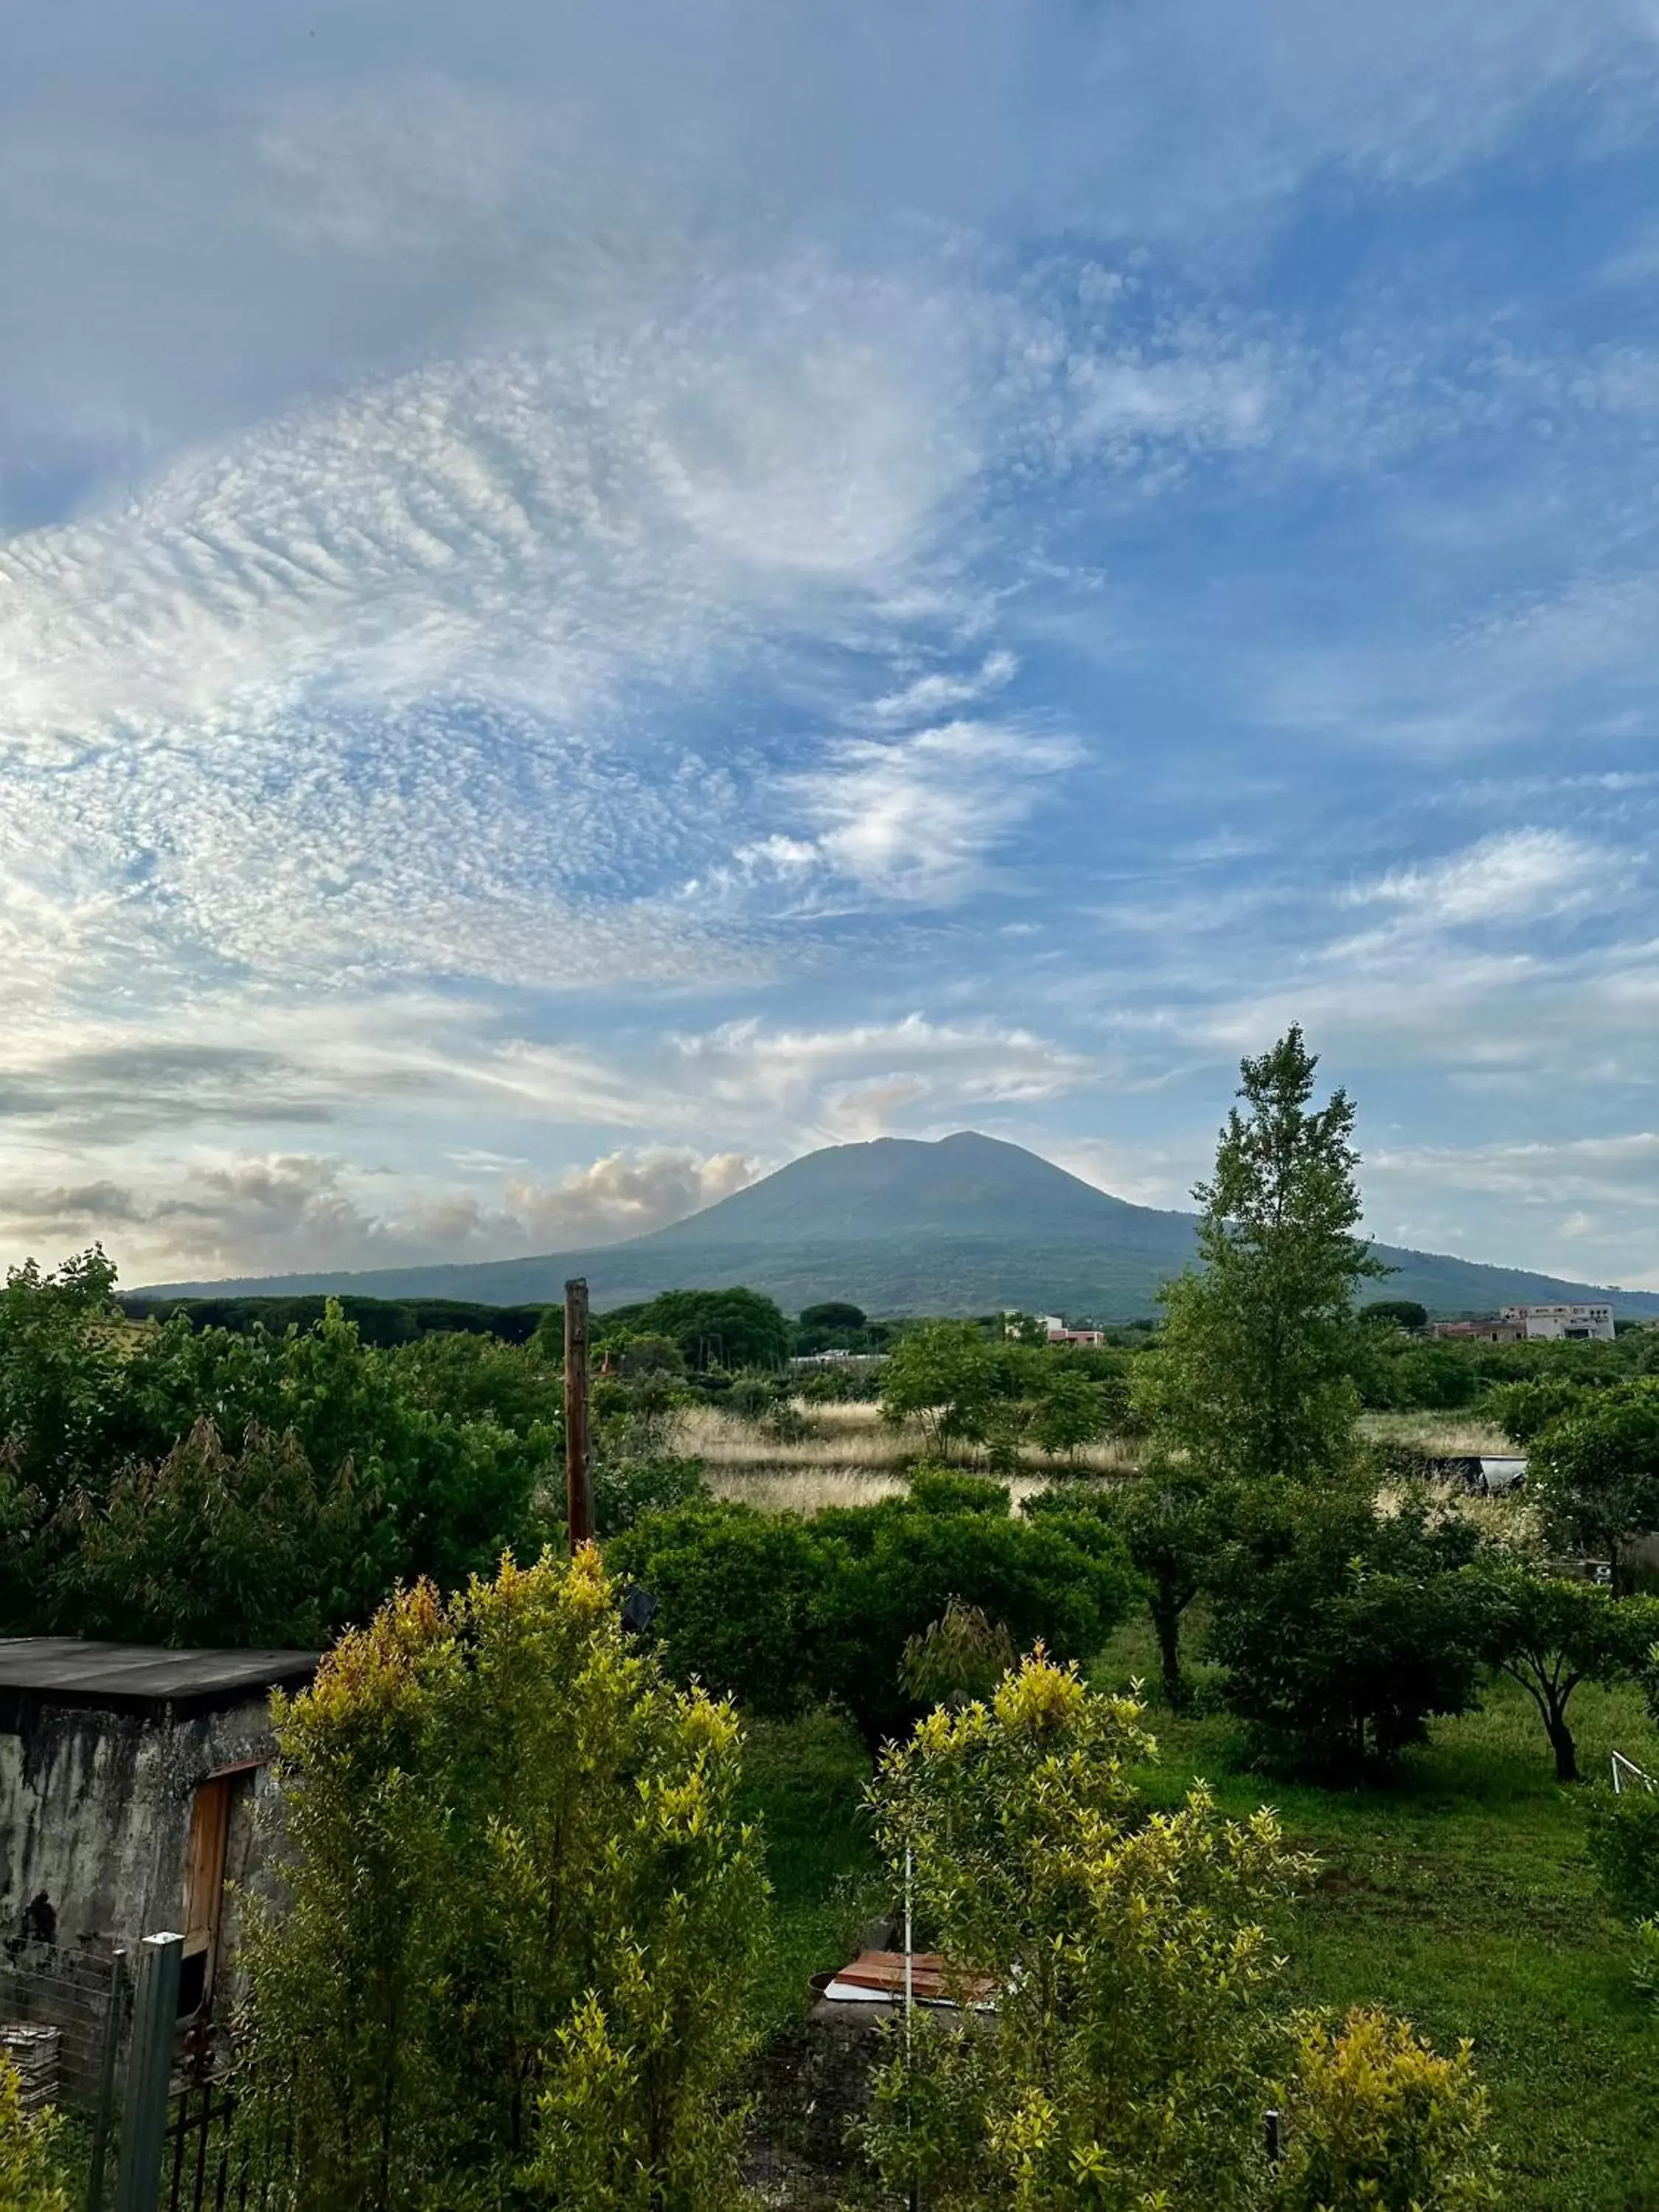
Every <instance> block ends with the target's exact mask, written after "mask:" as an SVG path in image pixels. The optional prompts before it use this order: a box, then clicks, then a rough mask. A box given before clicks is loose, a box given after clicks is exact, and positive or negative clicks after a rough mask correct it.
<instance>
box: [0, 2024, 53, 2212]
mask: <svg viewBox="0 0 1659 2212" xmlns="http://www.w3.org/2000/svg"><path fill="white" fill-rule="evenodd" d="M57 2134H58V2116H57V2114H56V2113H55V2112H52V2109H51V2108H50V2106H48V2108H47V2109H46V2111H45V2112H24V2110H23V2106H22V2100H21V2094H20V2092H19V2083H18V2079H17V2069H16V2068H15V2066H14V2065H13V2064H12V2063H11V2061H10V2060H9V2058H7V2057H5V2056H4V2055H3V2054H0V2204H3V2205H4V2207H5V2212H70V2200H69V2191H68V2190H66V2189H65V2188H64V2186H63V2185H62V2184H61V2183H60V2182H59V2180H58V2173H57V2167H56V2165H55V2163H54V2160H53V2158H52V2144H53V2142H54V2141H55V2139H56V2136H57Z"/></svg>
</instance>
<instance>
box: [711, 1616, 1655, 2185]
mask: <svg viewBox="0 0 1659 2212" xmlns="http://www.w3.org/2000/svg"><path fill="white" fill-rule="evenodd" d="M1154 1668H1155V1655H1154V1652H1153V1650H1152V1643H1151V1639H1150V1638H1149V1637H1148V1636H1147V1635H1146V1633H1145V1632H1144V1629H1143V1627H1142V1626H1140V1625H1139V1623H1137V1624H1136V1625H1134V1626H1132V1627H1130V1628H1128V1629H1127V1630H1126V1631H1125V1632H1123V1633H1122V1634H1121V1636H1120V1637H1119V1638H1118V1639H1117V1640H1116V1642H1115V1644H1113V1646H1112V1648H1111V1650H1109V1652H1108V1653H1107V1654H1106V1655H1105V1656H1103V1659H1102V1660H1101V1662H1099V1664H1098V1666H1097V1668H1096V1669H1095V1675H1096V1679H1097V1680H1099V1681H1100V1682H1101V1684H1102V1685H1103V1686H1105V1685H1107V1684H1110V1685H1112V1686H1121V1685H1122V1684H1123V1683H1125V1682H1127V1680H1130V1679H1132V1678H1135V1677H1140V1678H1146V1677H1150V1676H1151V1675H1152V1673H1153V1671H1154ZM1573 1710H1574V1715H1575V1720H1576V1724H1577V1730H1578V1735H1579V1741H1580V1749H1581V1755H1582V1757H1583V1764H1584V1767H1585V1771H1586V1772H1588V1773H1592V1774H1598V1775H1602V1774H1605V1773H1606V1771H1607V1753H1609V1752H1610V1751H1611V1750H1612V1749H1613V1747H1614V1746H1615V1745H1617V1746H1620V1747H1623V1748H1624V1749H1626V1751H1631V1752H1639V1748H1640V1747H1641V1746H1642V1745H1643V1744H1644V1742H1646V1741H1650V1725H1649V1723H1648V1722H1647V1719H1646V1717H1645V1714H1644V1710H1643V1707H1642V1704H1641V1700H1640V1699H1639V1697H1638V1696H1637V1695H1636V1694H1635V1693H1634V1692H1620V1693H1609V1692H1601V1691H1597V1690H1595V1689H1594V1688H1590V1687H1587V1688H1584V1689H1582V1690H1581V1691H1580V1692H1578V1694H1577V1699H1576V1700H1575V1705H1574V1709H1573ZM1152 1726H1153V1727H1154V1729H1156V1732H1157V1734H1158V1738H1159V1747H1160V1754H1161V1755H1160V1759H1159V1762H1158V1765H1156V1766H1154V1767H1152V1768H1150V1769H1148V1770H1147V1771H1146V1772H1145V1773H1144V1775H1143V1776H1142V1778H1141V1779H1142V1784H1143V1786H1144V1788H1145V1790H1146V1795H1147V1797H1148V1800H1149V1801H1150V1802H1152V1803H1154V1804H1166V1803H1170V1802H1174V1801H1176V1800H1177V1799H1178V1798H1179V1797H1180V1796H1181V1795H1182V1792H1183V1790H1185V1789H1186V1787H1187V1786H1188V1784H1189V1782H1190V1781H1191V1780H1192V1779H1193V1778H1194V1777H1196V1776H1200V1775H1201V1776H1203V1777H1204V1778H1206V1779H1207V1780H1208V1781H1209V1782H1210V1784H1212V1787H1213V1789H1214V1790H1215V1792H1216V1795H1217V1797H1218V1802H1219V1804H1220V1807H1221V1808H1222V1810H1223V1811H1224V1812H1226V1813H1229V1814H1245V1813H1249V1812H1252V1811H1254V1810H1255V1808H1256V1807H1257V1806H1258V1805H1261V1804H1263V1803H1267V1804H1270V1805H1273V1806H1274V1807H1275V1808H1277V1810H1278V1812H1279V1817H1280V1819H1281V1820H1282V1821H1283V1823H1284V1826H1285V1831H1286V1833H1287V1836H1288V1837H1289V1838H1290V1840H1291V1842H1292V1843H1293V1844H1296V1845H1297V1846H1298V1847H1299V1848H1302V1849H1304V1850H1311V1851H1313V1852H1315V1853H1316V1854H1317V1855H1318V1857H1319V1859H1320V1862H1321V1872H1320V1875H1319V1879H1318V1881H1317V1884H1316V1887H1315V1889H1314V1891H1313V1893H1312V1894H1311V1895H1310V1897H1309V1898H1308V1899H1306V1901H1305V1902H1304V1904H1303V1905H1302V1906H1301V1907H1300V1908H1299V1909H1298V1911H1297V1913H1296V1916H1295V1918H1294V1921H1293V1923H1292V1925H1291V1933H1290V1936H1289V1940H1288V1954H1289V1958H1290V1966H1289V1970H1288V1974H1287V1992H1288V1995H1289V1996H1290V1999H1291V2002H1295V2003H1297V2004H1310V2005H1323V2006H1331V2007H1334V2008H1338V2009H1342V2008H1346V2007H1348V2006H1350V2005H1352V2004H1357V2003H1361V2002H1378V2003H1382V2004H1384V2005H1387V2006H1388V2007H1389V2008H1392V2009H1393V2010H1395V2011H1397V2012H1401V2013H1403V2014H1404V2015H1407V2018H1409V2019H1411V2020H1412V2021H1414V2022H1415V2023H1416V2025H1417V2026H1418V2027H1419V2029H1421V2030H1422V2031H1423V2032H1424V2033H1426V2034H1429V2035H1431V2037H1432V2038H1433V2039H1434V2040H1435V2041H1436V2043H1437V2044H1438V2045H1441V2046H1442V2047H1443V2048H1450V2047H1451V2046H1452V2045H1455V2043H1456V2041H1457V2039H1459V2037H1460V2036H1465V2035H1467V2036H1468V2037H1469V2038H1470V2039H1472V2040H1473V2042H1474V2050H1475V2057H1476V2063H1477V2064H1478V2066H1479V2067H1480V2073H1481V2075H1482V2077H1483V2079H1484V2080H1485V2081H1486V2083H1487V2084H1488V2086H1489V2087H1490V2088H1491V2090H1492V2101H1493V2124H1494V2128H1495V2130H1496V2132H1497V2136H1498V2141H1499V2142H1500V2144H1501V2146H1502V2148H1503V2152H1504V2158H1505V2161H1506V2165H1507V2168H1508V2177H1509V2178H1508V2183H1507V2187H1506V2193H1505V2197H1504V2202H1505V2203H1506V2205H1508V2206H1509V2207H1510V2208H1512V2212H1659V2019H1656V2018H1655V2017H1654V2015H1652V2014H1651V2013H1650V2012H1648V2011H1646V2010H1645V2009H1644V2008H1643V2006H1642V2005H1641V2004H1640V2002H1638V1998H1637V1996H1636V1995H1635V1992H1634V1990H1633V1989H1632V1985H1631V1983H1630V1979H1629V1975H1628V1972H1627V1960H1628V1956H1629V1948H1630V1947H1629V1942H1628V1939H1627V1937H1626V1934H1625V1932H1624V1931H1623V1930H1622V1929H1620V1927H1619V1926H1618V1924H1617V1923H1615V1922H1613V1920H1612V1919H1611V1918H1610V1917H1608V1915H1607V1912H1606V1911H1605V1910H1604V1909H1603V1907H1602V1905H1601V1903H1600V1900H1599V1899H1598V1898H1597V1895H1596V1893H1595V1886H1594V1883H1593V1881H1592V1879H1591V1875H1590V1870H1589V1865H1588V1863H1587V1862H1586V1860H1585V1857H1584V1853H1583V1815H1582V1813H1581V1811H1580V1809H1579V1796H1580V1793H1578V1792H1577V1791H1572V1790H1560V1789H1559V1788H1557V1786H1556V1785H1555V1784H1554V1783H1553V1780H1552V1779H1551V1775H1550V1765H1549V1760H1548V1756H1547V1750H1546V1747H1545V1744H1544V1740H1543V1735H1542V1732H1541V1729H1540V1728H1539V1726H1538V1723H1537V1721H1536V1719H1535V1717H1534V1715H1533V1712H1532V1709H1531V1707H1530V1706H1529V1705H1527V1704H1526V1702H1525V1700H1524V1699H1523V1698H1522V1693H1521V1692H1520V1691H1519V1690H1518V1689H1516V1688H1515V1687H1514V1686H1511V1685H1507V1684H1503V1685H1499V1686H1498V1687H1496V1688H1495V1689H1494V1690H1493V1692H1492V1696H1491V1699H1490V1700H1489V1702H1488V1704H1487V1705H1486V1709H1485V1710H1484V1711H1482V1712H1480V1713H1478V1714H1474V1715H1471V1716H1469V1717H1467V1718H1465V1719H1462V1720H1458V1721H1452V1722H1443V1723H1440V1724H1439V1725H1438V1726H1437V1728H1436V1730H1435V1733H1434V1738H1433V1741H1432V1742H1431V1743H1430V1744H1429V1745H1427V1746H1425V1747H1424V1748H1423V1749H1421V1750H1420V1751H1418V1752H1415V1753H1412V1754H1410V1755H1409V1756H1408V1757H1407V1759H1406V1760H1405V1761H1404V1762H1403V1763H1402V1765H1401V1769H1400V1771H1399V1772H1398V1774H1397V1775H1395V1776H1394V1777H1393V1778H1390V1779H1389V1780H1388V1781H1386V1782H1379V1783H1376V1784H1372V1785H1370V1786H1368V1787H1364V1788H1356V1789H1345V1790H1323V1789H1320V1788H1316V1787H1314V1786H1312V1785H1310V1784H1305V1783H1301V1784H1298V1783H1291V1782H1286V1781H1284V1780H1282V1779H1279V1778H1273V1777H1269V1776H1264V1775H1261V1774H1260V1773H1256V1772H1254V1771H1251V1769H1250V1767H1249V1763H1248V1761H1247V1759H1246V1756H1245V1749H1244V1746H1243V1741H1242V1739H1241V1737H1240V1735H1239V1733H1238V1730H1237V1727H1236V1725H1235V1724H1234V1723H1231V1721H1229V1720H1227V1719H1225V1718H1224V1717H1205V1718H1195V1719H1190V1720H1186V1719H1182V1720H1177V1719H1176V1718H1175V1717H1173V1716H1171V1715H1170V1714H1168V1713H1164V1712H1162V1711H1156V1712H1154V1713H1153V1714H1152ZM865 1773H866V1765H865V1760H864V1756H863V1751H862V1747H861V1746H860V1743H859V1741H858V1739H857V1737H856V1736H855V1735H854V1734H853V1732H852V1731H851V1730H850V1729H842V1728H841V1727H840V1726H838V1724H837V1723H836V1722H835V1721H834V1720H833V1719H831V1718H829V1717H826V1716H823V1715H818V1716H814V1717H811V1718H809V1719H807V1720H805V1721H803V1722H800V1723H794V1724H793V1725H791V1726H789V1727H781V1728H779V1727H774V1728H768V1729H756V1730H755V1731H754V1732H753V1735H752V1737H751V1743H750V1759H749V1767H748V1783H747V1788H748V1790H749V1794H750V1808H751V1809H752V1810H753V1811H754V1812H756V1813H758V1814H761V1815H762V1817H763V1820H764V1822H765V1825H766V1828H767V1832H768V1836H769V1856H770V1864H771V1868H772V1877H773V1881H774V1884H775V1888H776V1892H777V1903H778V1912H777V1932H776V1936H775V1944H774V1949H773V1956H772V1960H771V1962H770V1967H769V1978H768V1983H767V1988H766V2002H767V2007H768V2015H769V2019H771V2020H774V2021H781V2020H783V2019H787V2018H788V2017H790V2016H791V2015H794V2014H798V2013H799V2010H800V2009H801V2008H802V2007H803V2006H804V2005H805V2002H806V1980H807V1977H808V1975H809V1974H811V1972H813V1971H814V1970H815V1969H816V1968H818V1967H823V1966H835V1965H837V1964H839V1963H840V1962H841V1961H842V1959H843V1958H844V1957H845V1956H846V1955H847V1948H848V1945H849V1944H850V1943H851V1942H853V1941H854V1939H855V1937H856V1935H857V1932H858V1929H859V1925H860V1922H861V1921H862V1920H863V1919H864V1918H865V1917H866V1916H867V1914H868V1913H869V1912H871V1911H875V1910H878V1909H881V1908H882V1907H883V1906H884V1904H885V1903H886V1902H887V1900H886V1899H884V1897H883V1894H882V1890H881V1883H880V1878H879V1875H878V1871H877V1869H876V1868H875V1866H874V1863H873V1858H872V1853H871V1850H870V1846H869V1842H868V1838H867V1835H866V1832H865V1830H864V1827H863V1824H862V1823H861V1822H860V1820H859V1818H858V1816H857V1814H856V1810H855V1808H856V1803H857V1796H858V1791H859V1789H860V1784H861V1783H862V1781H863V1779H864V1777H865Z"/></svg>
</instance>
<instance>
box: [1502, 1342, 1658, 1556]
mask: <svg viewBox="0 0 1659 2212" xmlns="http://www.w3.org/2000/svg"><path fill="white" fill-rule="evenodd" d="M1527 1488H1528V1493H1529V1495H1530V1496H1532V1497H1533V1498H1535V1499H1536V1500H1537V1501H1538V1504H1539V1505H1540V1507H1541V1510H1542V1512H1543V1515H1544V1519H1545V1522H1546V1524H1547V1527H1548V1528H1550V1529H1551V1530H1552V1532H1553V1534H1555V1535H1556V1536H1557V1537H1558V1538H1559V1540H1560V1541H1562V1542H1565V1543H1567V1544H1571V1545H1572V1546H1574V1547H1576V1548H1577V1549H1578V1550H1581V1551H1583V1552H1587V1553H1589V1554H1590V1555H1591V1556H1592V1557H1593V1558H1595V1559H1605V1560H1606V1561H1607V1565H1608V1568H1609V1571H1610V1572H1611V1574H1612V1577H1613V1591H1614V1593H1615V1595H1623V1594H1624V1593H1626V1591H1628V1589H1630V1587H1631V1557H1630V1554H1631V1550H1632V1546H1633V1545H1634V1544H1635V1543H1636V1541H1637V1540H1638V1538H1639V1537H1642V1536H1644V1535H1646V1534H1649V1533H1650V1532H1651V1531H1652V1530H1654V1529H1656V1528H1659V1381H1656V1380H1647V1379H1644V1380H1642V1381H1640V1382H1636V1383H1622V1384H1619V1385H1615V1386H1614V1387H1613V1388H1612V1389H1604V1390H1598V1391H1597V1392H1595V1395H1593V1396H1591V1397H1589V1398H1587V1399H1586V1400H1584V1401H1583V1403H1582V1404H1581V1405H1579V1406H1577V1407H1575V1408H1573V1409H1572V1410H1571V1411H1569V1412H1567V1413H1565V1414H1563V1415H1561V1416H1559V1418H1557V1419H1554V1420H1553V1421H1551V1422H1550V1423H1549V1424H1548V1425H1547V1427H1545V1428H1544V1429H1543V1430H1542V1431H1541V1432H1540V1433H1539V1434H1538V1435H1537V1436H1535V1437H1534V1438H1533V1440H1532V1442H1531V1443H1530V1444H1529V1445H1528V1453H1527Z"/></svg>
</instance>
